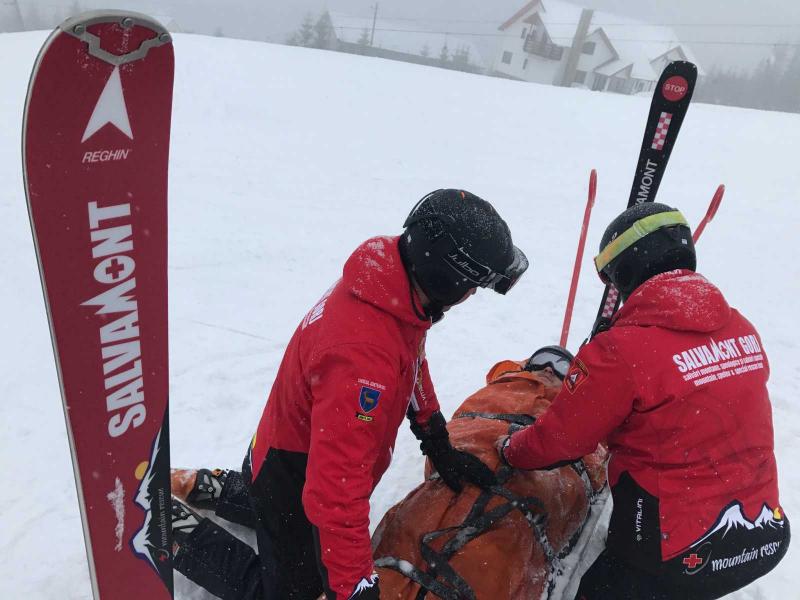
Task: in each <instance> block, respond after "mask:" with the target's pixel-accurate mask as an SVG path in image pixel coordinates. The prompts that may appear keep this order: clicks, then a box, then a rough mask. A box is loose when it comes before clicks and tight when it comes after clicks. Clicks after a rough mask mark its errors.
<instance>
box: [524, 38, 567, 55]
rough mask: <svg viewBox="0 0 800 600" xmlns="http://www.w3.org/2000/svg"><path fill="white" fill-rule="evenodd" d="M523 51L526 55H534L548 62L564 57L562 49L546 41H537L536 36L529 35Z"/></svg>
mask: <svg viewBox="0 0 800 600" xmlns="http://www.w3.org/2000/svg"><path fill="white" fill-rule="evenodd" d="M522 48H523V50H525V52H527V53H528V54H536V55H537V56H542V57H544V58H547V59H550V60H561V58H562V57H563V56H564V47H563V46H558V45H556V44H554V43H553V42H551V41H548V40H546V39H537V38H536V36H532V35H529V36H527V37H526V38H525V44H524V45H523V46H522Z"/></svg>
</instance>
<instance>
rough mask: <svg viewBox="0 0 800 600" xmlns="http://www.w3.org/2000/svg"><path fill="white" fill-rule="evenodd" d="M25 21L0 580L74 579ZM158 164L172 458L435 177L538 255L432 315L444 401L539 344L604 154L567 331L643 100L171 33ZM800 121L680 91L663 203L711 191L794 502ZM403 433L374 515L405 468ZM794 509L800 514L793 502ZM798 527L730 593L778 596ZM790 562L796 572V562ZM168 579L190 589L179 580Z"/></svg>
mask: <svg viewBox="0 0 800 600" xmlns="http://www.w3.org/2000/svg"><path fill="white" fill-rule="evenodd" d="M44 38H45V34H44V33H33V34H2V35H0V56H2V57H3V58H2V60H0V81H1V82H2V87H0V224H2V235H1V236H0V268H1V269H2V270H1V271H0V272H2V278H3V282H4V285H3V286H2V290H0V311H1V312H2V314H3V315H5V316H4V318H3V319H2V324H0V332H2V334H1V335H2V340H3V346H2V350H0V357H1V358H2V360H0V364H2V377H0V394H2V398H3V402H2V405H0V406H1V407H0V458H2V472H3V473H4V474H5V476H4V478H3V481H4V486H3V487H4V489H5V490H6V491H5V494H6V495H5V498H4V501H3V503H2V505H0V506H1V507H0V532H2V535H0V556H2V557H3V563H4V565H5V568H4V575H3V577H2V578H0V597H3V598H23V597H24V598H27V599H29V600H38V599H49V598H55V597H59V598H68V599H79V598H80V599H82V598H88V597H89V596H90V591H89V584H88V573H87V568H86V564H85V554H84V549H83V537H82V532H81V526H80V519H79V515H78V508H77V500H76V494H75V487H74V483H73V478H72V468H71V465H70V460H69V453H68V451H67V440H66V434H65V428H64V420H63V415H62V410H61V402H60V399H59V391H58V384H57V380H56V374H55V369H54V365H53V360H52V352H51V347H50V340H49V334H48V329H47V322H46V317H45V312H44V307H43V303H42V296H41V291H40V285H39V278H38V273H37V268H36V260H35V256H34V251H33V246H32V243H31V235H30V230H29V225H28V216H27V213H26V208H25V199H24V195H23V191H22V175H21V169H20V151H19V144H20V142H19V140H20V121H21V115H22V107H23V102H24V96H25V90H26V87H27V82H28V75H29V71H30V67H31V65H32V63H33V60H34V57H35V55H36V52H37V50H38V47H39V45H40V44H41V42H42V41H43V40H44ZM175 45H176V58H177V74H176V89H175V110H174V124H173V137H172V162H171V173H170V258H169V265H170V270H169V277H170V349H171V361H172V363H171V365H172V369H171V399H172V402H171V425H172V436H173V437H172V456H173V463H174V464H175V465H185V466H198V465H209V466H231V467H235V466H237V465H239V464H240V462H241V458H242V455H243V453H244V450H245V447H246V445H247V442H248V440H249V438H250V436H251V435H252V433H253V429H254V427H255V424H256V422H257V419H258V417H259V415H260V413H261V409H262V405H263V401H264V399H265V396H266V393H267V391H268V389H269V386H270V383H271V380H272V376H273V374H274V372H275V369H276V367H277V365H278V362H279V360H280V358H281V354H282V351H283V348H284V344H285V343H286V341H287V340H288V339H289V337H290V335H291V332H292V330H293V329H294V327H295V326H296V324H297V322H298V321H299V320H300V319H301V317H302V315H303V314H304V312H305V311H306V310H307V309H308V308H309V307H310V306H311V305H312V304H313V303H314V301H315V300H316V299H317V298H318V297H319V296H320V295H321V293H322V292H323V291H324V290H325V289H327V287H328V286H329V284H330V283H331V282H332V281H333V280H335V279H336V278H337V277H338V275H339V269H340V268H341V264H342V262H343V261H344V259H345V258H346V257H347V256H348V254H349V252H350V251H351V250H352V249H353V248H354V247H355V246H356V245H357V244H358V243H359V242H360V241H361V240H363V239H364V238H366V237H369V236H371V235H373V234H382V233H389V234H392V233H397V232H399V230H400V225H401V224H402V222H403V220H404V218H405V216H406V214H407V212H408V210H409V208H410V207H411V205H412V204H413V202H415V201H416V199H418V198H419V197H421V196H422V195H423V194H425V193H426V192H428V191H430V190H432V189H434V188H438V187H463V188H465V189H468V190H471V191H473V192H475V193H477V194H479V195H481V196H483V197H485V198H486V199H488V200H490V201H491V202H493V203H494V204H495V205H496V206H497V208H498V210H499V211H500V213H501V214H502V215H504V216H505V217H506V219H507V220H508V221H509V223H510V224H511V228H512V231H513V233H514V235H515V240H516V243H517V244H518V245H519V246H521V247H522V248H523V249H524V250H525V251H526V252H527V254H528V256H529V257H531V258H532V259H533V268H532V269H531V270H530V271H529V273H528V275H526V277H525V278H524V279H523V280H522V282H521V283H520V285H519V286H517V288H515V289H514V291H513V292H512V293H511V294H509V296H508V297H500V296H497V295H495V294H492V293H490V292H487V293H479V294H478V295H477V296H476V297H475V298H474V299H472V300H470V301H469V302H467V303H466V304H465V305H463V306H460V307H458V309H456V310H454V311H452V312H451V313H450V314H449V315H448V317H447V319H445V321H444V322H443V323H441V324H440V325H437V326H436V327H435V328H434V329H433V330H432V332H431V334H430V336H429V342H428V356H429V359H430V362H431V365H432V373H433V377H434V381H435V382H436V384H437V388H438V392H439V396H440V399H441V401H442V404H443V407H444V410H445V412H446V413H449V412H451V411H452V410H453V409H454V408H455V406H457V405H458V404H459V403H460V402H461V400H463V398H465V397H466V396H467V395H468V394H469V393H471V392H472V391H474V390H475V389H477V388H478V387H479V386H480V385H481V383H482V381H483V376H484V374H485V371H486V369H487V368H488V367H489V366H490V365H492V364H493V363H494V362H496V361H497V360H499V359H502V358H520V357H524V356H527V355H528V354H530V353H531V351H533V350H534V349H535V348H537V347H539V346H541V345H544V344H549V343H554V342H556V341H557V340H558V333H559V331H560V321H561V318H562V315H563V305H564V301H565V297H566V293H567V286H568V274H569V272H570V269H571V266H572V261H573V256H574V254H573V253H574V247H575V240H576V237H577V232H578V229H579V225H580V224H579V220H580V218H581V216H582V214H583V206H584V202H585V194H586V192H585V190H586V184H587V180H588V174H589V170H590V169H591V168H592V167H596V168H597V169H598V172H599V194H598V204H597V206H596V209H595V215H594V219H593V227H592V229H591V232H590V237H589V245H588V250H587V257H586V260H585V264H584V278H583V281H582V284H581V288H580V291H579V297H578V301H577V305H576V315H575V320H574V329H573V331H574V334H573V336H572V338H571V342H570V347H571V348H573V349H575V348H576V346H577V345H578V343H579V342H580V340H581V339H582V337H583V335H584V334H585V332H587V330H588V329H589V327H590V324H591V322H592V320H593V317H594V314H595V311H596V308H597V307H596V303H597V302H598V298H599V295H600V291H601V287H600V283H599V282H598V281H597V279H596V278H595V277H594V276H593V275H592V273H591V263H590V260H591V256H592V253H593V250H594V248H595V247H596V245H597V243H598V240H599V235H600V232H601V231H602V227H603V225H604V224H605V223H606V222H608V221H609V220H610V219H611V218H612V217H613V216H614V215H615V214H616V213H617V212H619V210H621V207H622V206H623V205H624V203H625V200H626V199H627V194H628V188H629V186H630V181H631V178H632V175H633V167H634V161H635V157H636V153H637V152H638V147H639V144H640V141H641V134H642V124H643V120H644V117H645V115H646V113H647V109H648V100H647V99H645V98H629V97H621V96H617V95H613V94H597V93H590V92H586V91H580V90H564V89H557V88H553V87H544V86H538V85H531V84H521V83H516V82H511V81H504V80H499V79H490V78H485V77H477V76H471V75H466V74H462V73H456V72H450V71H443V70H437V69H430V68H423V67H418V66H413V65H408V64H403V63H395V62H386V61H381V60H379V59H371V58H363V57H356V56H349V55H343V54H335V53H325V52H319V51H314V50H308V49H301V48H290V47H283V46H273V45H267V44H261V43H255V42H239V41H233V40H224V39H216V38H206V37H199V36H186V35H179V36H176V43H175ZM798 139H800V116H798V115H789V114H778V113H766V112H759V111H750V110H742V109H732V108H722V107H713V106H705V105H695V106H693V107H692V108H691V109H690V111H689V115H688V117H687V118H686V121H685V123H684V126H683V132H682V133H681V139H680V140H679V142H678V144H677V146H676V150H675V152H674V155H673V157H672V161H671V165H670V168H669V172H668V174H667V176H666V179H665V180H664V183H663V184H662V187H661V191H660V195H659V199H660V200H662V201H664V202H667V203H671V204H675V205H678V206H679V207H680V208H681V209H682V210H683V211H684V213H685V214H686V215H687V217H688V218H689V220H690V221H691V222H693V223H697V222H698V221H699V219H700V218H701V217H702V214H703V213H704V211H705V208H706V206H707V203H708V201H709V199H710V197H711V194H712V193H713V191H714V189H715V187H716V185H717V184H718V183H721V182H724V183H725V184H727V187H728V192H727V195H726V197H725V201H724V204H723V206H722V209H721V210H720V213H719V215H718V216H717V219H716V220H715V221H714V222H713V223H712V224H711V226H710V227H709V229H708V230H707V232H706V234H705V235H704V239H703V240H702V241H701V242H700V245H699V252H700V257H699V269H700V270H701V271H702V272H703V273H704V274H706V275H707V276H708V277H709V278H710V279H711V280H712V281H715V282H716V283H718V284H719V285H720V286H721V287H722V289H723V290H725V292H726V293H727V296H728V298H729V300H730V302H731V304H733V305H734V306H736V307H738V308H739V309H740V310H742V311H743V312H744V314H746V315H748V316H749V318H750V319H751V320H752V321H753V322H754V323H755V324H756V326H757V327H758V328H759V330H760V332H761V334H762V337H763V339H764V342H765V345H766V347H767V350H768V352H770V356H771V359H772V360H771V363H772V378H771V393H772V400H773V407H774V416H775V426H776V444H777V453H778V466H779V471H780V478H781V489H782V502H783V504H784V506H785V508H786V511H787V513H788V514H789V515H790V518H791V516H792V515H800V498H799V497H798V496H799V495H800V472H799V471H798V470H797V469H793V468H792V466H793V465H792V460H793V459H792V457H797V455H798V451H800V416H798V414H797V410H796V405H795V401H794V398H795V397H796V390H797V389H798V388H800V343H799V342H798V340H800V335H799V334H800V331H798V317H797V313H796V312H795V311H796V310H797V307H796V302H797V297H798V294H799V293H800V267H798V261H797V260H796V254H795V252H796V250H795V246H796V239H797V232H798V231H799V230H800V228H799V227H798V225H800V217H798V210H797V198H796V194H797V190H798V189H800V170H798V168H797V162H796V158H795V157H796V156H797V147H796V145H797V140H798ZM421 470H422V460H421V457H420V456H419V452H418V450H417V449H416V447H415V444H414V443H413V439H412V436H411V434H410V432H408V431H405V430H404V431H402V432H401V433H400V435H399V440H398V446H397V450H396V452H395V461H394V464H393V465H392V467H391V468H390V470H389V472H388V473H387V475H386V477H385V478H384V480H383V482H382V483H381V485H380V486H379V488H378V489H377V490H376V493H375V495H374V498H373V500H374V503H373V520H374V522H375V523H377V520H378V519H379V518H380V516H381V515H382V514H383V513H384V511H385V510H386V509H387V508H388V507H389V506H391V505H392V504H393V503H394V502H396V501H397V500H398V499H400V498H401V497H403V496H404V495H405V494H406V492H407V491H408V490H409V489H410V488H411V487H412V486H413V485H415V484H416V483H417V482H418V481H419V478H420V475H421ZM794 518H798V517H794ZM798 569H800V549H798V545H797V544H795V545H794V547H792V548H791V549H790V551H789V554H788V555H787V558H786V559H785V560H784V561H783V563H782V564H781V565H780V566H779V567H778V568H777V569H776V570H775V571H774V572H773V573H772V574H771V575H769V576H768V577H767V578H766V579H765V580H763V581H761V582H757V583H756V584H755V585H753V586H751V587H750V588H748V589H746V590H743V591H741V592H739V593H737V594H734V595H733V596H731V598H736V599H738V600H744V599H756V598H758V599H762V598H763V599H766V598H769V599H772V598H786V597H789V596H792V594H795V593H796V586H795V585H793V583H792V582H793V581H794V582H796V580H797V576H796V572H797V571H798ZM792 573H795V575H792ZM178 590H179V597H182V598H190V597H191V598H205V597H207V596H205V595H203V594H202V593H198V592H195V591H193V590H192V589H191V587H190V586H189V585H188V584H187V583H186V582H185V581H183V582H179V587H178Z"/></svg>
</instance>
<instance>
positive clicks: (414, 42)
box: [328, 11, 484, 66]
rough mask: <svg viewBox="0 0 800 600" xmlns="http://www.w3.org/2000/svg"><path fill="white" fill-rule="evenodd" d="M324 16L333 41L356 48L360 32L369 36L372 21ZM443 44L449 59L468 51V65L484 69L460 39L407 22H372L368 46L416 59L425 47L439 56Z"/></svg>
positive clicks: (473, 48) (467, 43) (477, 54)
mask: <svg viewBox="0 0 800 600" xmlns="http://www.w3.org/2000/svg"><path fill="white" fill-rule="evenodd" d="M328 14H329V15H330V18H331V24H332V25H333V29H334V31H335V32H336V37H337V38H338V39H339V40H340V41H342V42H348V43H351V44H357V43H358V41H359V39H360V38H361V36H362V34H363V33H364V31H366V32H367V33H368V34H370V33H371V32H372V17H357V16H350V15H345V14H342V13H337V12H331V11H328ZM434 27H438V26H434ZM445 44H446V45H447V48H448V50H449V52H450V56H452V55H453V53H454V52H456V51H458V50H468V51H469V60H470V62H471V63H472V64H474V65H477V66H484V61H483V57H482V56H481V52H480V50H479V49H478V47H477V46H475V44H473V43H472V42H470V41H468V40H465V39H464V38H460V37H458V36H454V35H452V34H446V33H442V32H440V31H435V30H431V31H425V26H420V24H419V23H414V24H413V25H409V23H408V21H400V20H398V21H393V20H392V19H382V18H381V17H380V15H378V18H377V21H376V22H375V38H374V40H373V44H372V45H373V46H374V47H376V48H384V49H386V50H392V51H394V52H402V53H403V54H413V55H416V56H419V54H420V51H421V50H422V48H423V47H425V46H427V47H428V49H429V51H430V56H431V57H433V58H435V57H437V56H439V52H440V51H441V49H442V46H444V45H445Z"/></svg>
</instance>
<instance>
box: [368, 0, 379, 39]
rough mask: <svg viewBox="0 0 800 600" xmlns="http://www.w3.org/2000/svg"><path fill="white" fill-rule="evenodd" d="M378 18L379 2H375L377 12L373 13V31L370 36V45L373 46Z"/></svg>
mask: <svg viewBox="0 0 800 600" xmlns="http://www.w3.org/2000/svg"><path fill="white" fill-rule="evenodd" d="M377 20H378V3H377V2H376V3H375V12H374V13H372V33H371V34H370V36H369V45H370V46H372V45H373V42H374V41H375V22H376V21H377Z"/></svg>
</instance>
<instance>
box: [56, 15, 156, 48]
mask: <svg viewBox="0 0 800 600" xmlns="http://www.w3.org/2000/svg"><path fill="white" fill-rule="evenodd" d="M101 23H113V24H117V25H119V26H120V27H123V28H124V29H131V28H132V27H134V26H136V25H140V26H143V27H147V28H149V29H152V30H153V31H155V32H156V33H157V34H159V37H160V36H161V35H163V34H166V35H169V32H168V31H167V29H166V28H165V27H164V26H163V25H162V24H161V23H159V22H158V21H156V20H155V19H154V18H152V17H149V16H148V15H145V14H142V13H138V12H134V11H130V10H90V11H87V12H84V13H81V14H79V15H75V16H74V17H70V18H69V19H67V20H66V21H64V22H63V23H61V25H59V26H58V29H60V30H61V31H63V32H64V33H68V34H70V35H75V36H77V37H81V36H82V35H83V34H84V32H85V31H86V28H87V27H91V26H92V25H98V24H101ZM162 41H166V40H162Z"/></svg>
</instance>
